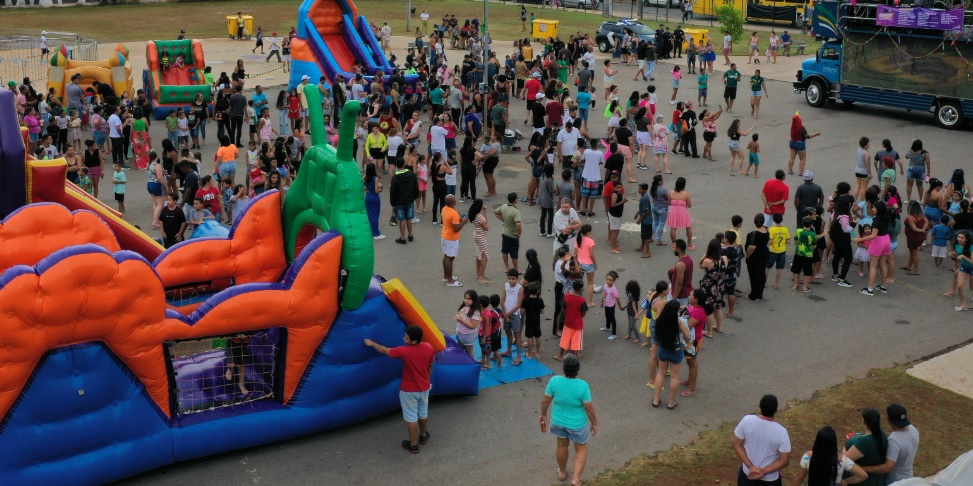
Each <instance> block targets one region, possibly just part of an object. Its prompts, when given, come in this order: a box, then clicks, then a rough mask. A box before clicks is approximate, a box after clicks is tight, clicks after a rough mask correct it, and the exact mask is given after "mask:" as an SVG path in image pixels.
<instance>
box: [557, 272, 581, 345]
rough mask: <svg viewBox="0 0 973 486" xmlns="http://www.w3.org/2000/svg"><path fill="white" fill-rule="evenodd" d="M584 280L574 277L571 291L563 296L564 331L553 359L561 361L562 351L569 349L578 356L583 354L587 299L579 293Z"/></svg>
mask: <svg viewBox="0 0 973 486" xmlns="http://www.w3.org/2000/svg"><path fill="white" fill-rule="evenodd" d="M583 288H584V282H582V281H581V279H576V280H575V281H574V283H573V284H572V287H571V291H570V292H568V293H567V294H566V295H565V296H564V331H563V334H561V351H560V352H559V353H558V354H557V356H555V357H554V359H556V360H558V361H561V360H562V359H563V358H564V352H565V351H570V352H571V353H572V354H575V355H577V356H578V359H580V358H582V357H583V356H584V353H583V352H582V350H583V347H584V316H585V314H586V313H587V312H588V301H587V300H585V298H584V296H582V295H581V290H582V289H583Z"/></svg>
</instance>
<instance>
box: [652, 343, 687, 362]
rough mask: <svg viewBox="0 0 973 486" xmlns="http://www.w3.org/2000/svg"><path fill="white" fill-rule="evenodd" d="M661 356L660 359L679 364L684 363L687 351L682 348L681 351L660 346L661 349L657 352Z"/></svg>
mask: <svg viewBox="0 0 973 486" xmlns="http://www.w3.org/2000/svg"><path fill="white" fill-rule="evenodd" d="M656 356H658V357H659V361H665V362H667V363H672V364H679V363H682V360H683V358H684V357H685V353H683V351H682V350H681V349H680V350H679V351H669V350H668V349H666V348H664V347H662V346H659V351H658V352H657V353H656Z"/></svg>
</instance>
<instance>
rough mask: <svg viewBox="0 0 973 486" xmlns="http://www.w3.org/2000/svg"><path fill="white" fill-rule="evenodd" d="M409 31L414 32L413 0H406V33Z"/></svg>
mask: <svg viewBox="0 0 973 486" xmlns="http://www.w3.org/2000/svg"><path fill="white" fill-rule="evenodd" d="M409 32H412V0H405V34H406V35H409ZM425 33H426V32H423V34H425Z"/></svg>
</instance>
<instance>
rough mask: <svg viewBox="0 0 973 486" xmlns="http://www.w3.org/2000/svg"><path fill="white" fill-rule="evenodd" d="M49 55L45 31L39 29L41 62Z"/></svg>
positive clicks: (49, 48)
mask: <svg viewBox="0 0 973 486" xmlns="http://www.w3.org/2000/svg"><path fill="white" fill-rule="evenodd" d="M50 55H51V46H50V45H49V44H48V43H47V31H46V30H42V31H41V62H45V61H47V58H48V57H49V56H50Z"/></svg>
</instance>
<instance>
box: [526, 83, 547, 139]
mask: <svg viewBox="0 0 973 486" xmlns="http://www.w3.org/2000/svg"><path fill="white" fill-rule="evenodd" d="M545 116H547V108H546V107H545V105H544V93H537V94H536V95H534V102H533V103H532V104H531V107H530V126H531V127H532V128H533V129H534V133H537V134H543V133H544V127H545V126H547V123H546V122H545V121H544V117H545Z"/></svg>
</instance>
